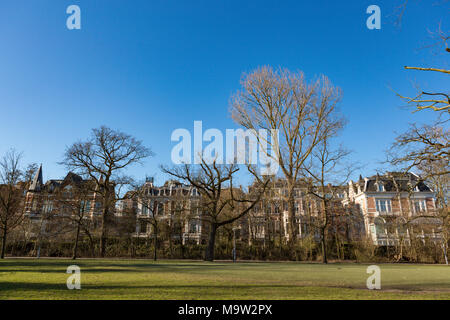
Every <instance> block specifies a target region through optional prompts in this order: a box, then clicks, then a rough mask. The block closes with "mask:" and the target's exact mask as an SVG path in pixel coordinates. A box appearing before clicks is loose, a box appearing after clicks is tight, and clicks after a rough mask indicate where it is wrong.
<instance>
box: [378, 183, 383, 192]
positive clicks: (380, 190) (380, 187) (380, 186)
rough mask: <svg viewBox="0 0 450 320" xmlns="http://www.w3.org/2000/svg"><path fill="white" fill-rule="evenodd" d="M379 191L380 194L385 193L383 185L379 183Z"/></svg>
mask: <svg viewBox="0 0 450 320" xmlns="http://www.w3.org/2000/svg"><path fill="white" fill-rule="evenodd" d="M377 191H378V192H383V191H384V186H383V184H382V183H377Z"/></svg>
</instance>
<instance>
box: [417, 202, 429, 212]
mask: <svg viewBox="0 0 450 320" xmlns="http://www.w3.org/2000/svg"><path fill="white" fill-rule="evenodd" d="M414 209H415V210H416V213H418V212H424V211H426V210H427V205H426V202H425V200H415V201H414Z"/></svg>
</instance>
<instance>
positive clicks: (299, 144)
mask: <svg viewBox="0 0 450 320" xmlns="http://www.w3.org/2000/svg"><path fill="white" fill-rule="evenodd" d="M241 86H242V89H241V90H240V91H238V92H237V93H236V94H235V95H234V96H233V97H232V99H231V116H232V118H233V119H234V121H235V122H236V123H237V124H239V125H241V126H243V127H244V128H247V129H251V130H256V132H257V130H259V129H266V130H278V132H279V142H278V141H277V140H276V139H272V140H271V141H266V139H265V138H264V137H263V136H262V135H259V134H258V135H257V138H258V142H259V143H260V144H268V145H269V147H268V148H262V150H271V151H272V152H271V154H269V153H268V152H266V153H267V154H266V155H267V156H268V157H269V158H271V159H273V160H275V161H277V162H278V164H279V167H280V168H281V171H282V173H283V175H284V177H285V179H286V181H287V195H286V201H287V204H288V216H289V223H288V230H287V231H288V235H289V243H290V244H293V243H294V242H295V240H296V238H297V235H298V226H297V223H296V219H295V201H294V187H295V184H296V182H297V180H298V179H299V177H300V175H301V169H302V167H303V164H304V162H305V161H306V160H307V159H308V157H310V155H311V153H312V151H313V150H314V149H315V148H316V146H317V145H318V144H319V143H320V142H321V141H322V140H323V139H324V138H325V136H326V135H327V133H326V132H330V131H332V130H337V129H339V128H340V127H341V126H342V122H341V120H340V119H339V118H338V117H336V115H335V114H336V113H337V110H336V107H337V104H338V102H339V101H340V99H341V91H340V89H339V88H337V87H334V86H333V85H332V84H331V82H330V81H329V80H328V78H327V77H325V76H321V77H319V78H318V79H317V80H315V81H312V82H307V81H306V80H305V77H304V75H303V73H302V72H300V71H299V72H291V71H289V70H287V69H278V70H273V69H272V68H271V67H261V68H258V69H256V70H255V71H253V72H251V73H249V74H244V75H243V77H242V80H241ZM331 119H335V121H331Z"/></svg>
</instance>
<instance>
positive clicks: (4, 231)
mask: <svg viewBox="0 0 450 320" xmlns="http://www.w3.org/2000/svg"><path fill="white" fill-rule="evenodd" d="M6 230H7V226H6V223H5V226H4V228H3V235H2V253H1V256H0V259H5V251H6V234H7V232H6Z"/></svg>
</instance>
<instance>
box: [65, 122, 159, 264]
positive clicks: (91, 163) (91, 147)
mask: <svg viewBox="0 0 450 320" xmlns="http://www.w3.org/2000/svg"><path fill="white" fill-rule="evenodd" d="M151 155H152V152H151V151H150V150H149V149H148V148H147V147H145V146H144V145H143V144H142V142H141V141H139V140H136V139H135V138H134V137H132V136H130V135H128V134H126V133H123V132H120V131H118V130H113V129H110V128H108V127H105V126H102V127H100V128H97V129H93V130H92V133H91V136H90V138H89V139H88V140H86V141H80V142H76V143H74V144H73V145H71V146H70V147H68V148H67V149H66V151H65V154H64V159H63V161H62V162H61V163H62V164H64V165H65V166H66V167H67V168H68V169H69V170H72V171H74V172H76V173H78V174H80V175H82V176H87V177H90V178H91V179H93V180H94V182H95V186H96V190H95V191H96V192H97V193H98V194H100V195H101V198H102V222H101V236H100V256H102V257H103V256H104V255H105V250H106V240H107V223H108V219H110V218H112V217H110V215H112V214H113V211H114V209H115V203H116V201H117V200H118V199H117V198H118V196H117V195H118V192H117V190H116V187H117V186H118V185H120V184H122V183H126V182H129V178H128V177H126V176H125V175H124V174H123V172H124V170H125V169H126V168H128V167H130V166H132V165H133V164H136V163H142V161H143V160H144V159H145V158H147V157H149V156H151Z"/></svg>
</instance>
